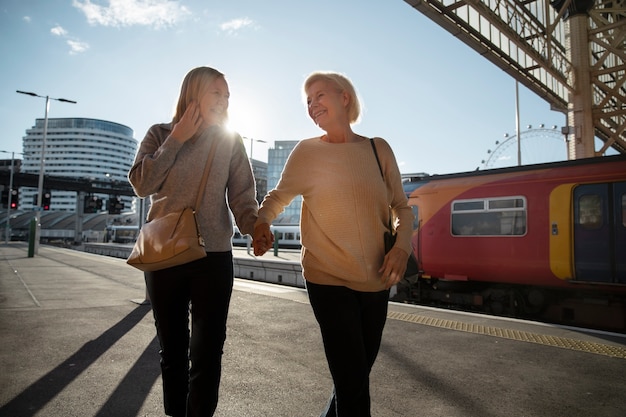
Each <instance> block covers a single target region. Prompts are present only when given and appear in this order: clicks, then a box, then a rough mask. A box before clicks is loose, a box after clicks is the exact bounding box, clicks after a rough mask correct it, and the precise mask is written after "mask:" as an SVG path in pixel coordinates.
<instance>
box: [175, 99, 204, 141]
mask: <svg viewBox="0 0 626 417" xmlns="http://www.w3.org/2000/svg"><path fill="white" fill-rule="evenodd" d="M202 120H203V119H202V115H201V114H200V106H199V105H198V103H196V102H195V101H193V102H191V103H189V106H187V109H186V110H185V113H184V114H183V117H181V118H180V120H179V121H178V122H177V123H176V124H175V125H174V127H173V128H172V133H171V134H170V136H171V137H172V138H173V139H176V140H177V141H179V142H187V141H188V140H189V139H191V138H192V137H193V135H195V134H196V132H197V131H198V129H199V128H200V126H201V125H202Z"/></svg>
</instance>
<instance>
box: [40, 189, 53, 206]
mask: <svg viewBox="0 0 626 417" xmlns="http://www.w3.org/2000/svg"><path fill="white" fill-rule="evenodd" d="M51 199H52V193H50V191H48V190H44V192H43V194H42V196H41V208H42V209H44V210H50V200H51Z"/></svg>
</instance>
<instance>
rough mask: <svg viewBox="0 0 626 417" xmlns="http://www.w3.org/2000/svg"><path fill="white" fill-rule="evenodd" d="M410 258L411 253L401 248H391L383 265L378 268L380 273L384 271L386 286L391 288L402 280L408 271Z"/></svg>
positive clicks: (383, 277)
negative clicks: (407, 266)
mask: <svg viewBox="0 0 626 417" xmlns="http://www.w3.org/2000/svg"><path fill="white" fill-rule="evenodd" d="M408 260H409V254H408V253H406V252H405V251H403V250H402V249H400V248H391V250H390V251H389V252H388V253H387V254H386V255H385V259H384V260H383V266H382V267H381V268H380V269H379V270H378V272H379V273H382V281H383V283H384V284H385V288H387V289H389V288H391V287H393V286H394V285H396V284H397V283H398V282H400V280H401V279H402V278H403V277H404V273H405V272H406V263H407V261H408Z"/></svg>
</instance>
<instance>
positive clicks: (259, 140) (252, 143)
mask: <svg viewBox="0 0 626 417" xmlns="http://www.w3.org/2000/svg"><path fill="white" fill-rule="evenodd" d="M243 139H246V140H249V141H250V159H254V154H253V151H254V142H259V143H267V141H264V140H261V139H252V138H248V137H245V136H243Z"/></svg>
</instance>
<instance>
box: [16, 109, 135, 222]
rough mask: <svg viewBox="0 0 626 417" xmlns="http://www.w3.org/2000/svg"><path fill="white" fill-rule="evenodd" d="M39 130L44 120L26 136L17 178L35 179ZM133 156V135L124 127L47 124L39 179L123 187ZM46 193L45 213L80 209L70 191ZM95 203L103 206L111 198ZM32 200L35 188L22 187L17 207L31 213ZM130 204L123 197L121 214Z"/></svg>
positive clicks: (79, 121) (66, 121) (70, 121)
mask: <svg viewBox="0 0 626 417" xmlns="http://www.w3.org/2000/svg"><path fill="white" fill-rule="evenodd" d="M43 130H44V119H36V121H35V126H33V127H31V128H30V129H27V130H26V136H25V137H24V138H23V161H22V165H21V172H24V173H31V174H39V172H40V168H41V152H42V145H43ZM136 151H137V140H135V139H134V138H133V130H132V129H131V128H129V127H127V126H124V125H121V124H119V123H114V122H108V121H105V120H98V119H86V118H49V119H48V128H47V133H46V142H45V151H44V161H45V162H44V174H45V175H50V176H56V177H72V178H88V179H94V180H98V181H100V182H107V181H111V182H112V183H114V182H117V181H123V182H127V181H128V180H127V175H128V171H129V169H130V168H131V166H132V164H133V161H134V158H135V153H136ZM50 191H51V204H50V210H57V211H76V209H77V207H79V206H78V204H79V203H78V202H77V193H76V192H75V191H58V190H50ZM97 197H99V198H101V199H102V200H103V201H107V200H108V199H109V197H110V196H109V195H98V196H97ZM36 198H37V189H36V188H27V187H22V189H21V191H20V207H21V208H22V209H24V210H28V209H30V208H32V207H33V206H34V205H35V204H34V203H35V202H36V201H35V200H36ZM133 200H134V198H132V197H122V201H123V202H124V211H131V210H134V207H133ZM80 204H82V203H80ZM81 208H82V207H81ZM105 208H106V207H104V208H103V209H105Z"/></svg>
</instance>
